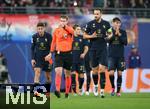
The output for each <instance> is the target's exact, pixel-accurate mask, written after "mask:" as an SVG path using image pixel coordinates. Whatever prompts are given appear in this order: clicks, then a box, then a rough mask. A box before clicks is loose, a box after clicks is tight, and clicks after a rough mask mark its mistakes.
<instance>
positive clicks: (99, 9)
mask: <svg viewBox="0 0 150 109" xmlns="http://www.w3.org/2000/svg"><path fill="white" fill-rule="evenodd" d="M95 10H96V11H97V10H98V11H100V13H102V9H101V8H94V10H93V11H95Z"/></svg>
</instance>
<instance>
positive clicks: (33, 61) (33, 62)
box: [31, 59, 36, 67]
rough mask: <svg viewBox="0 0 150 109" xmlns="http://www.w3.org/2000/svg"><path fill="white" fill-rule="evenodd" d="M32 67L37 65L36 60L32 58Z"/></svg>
mask: <svg viewBox="0 0 150 109" xmlns="http://www.w3.org/2000/svg"><path fill="white" fill-rule="evenodd" d="M31 64H32V67H35V64H36V61H35V60H34V59H32V60H31Z"/></svg>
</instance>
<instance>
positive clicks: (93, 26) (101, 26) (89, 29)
mask: <svg viewBox="0 0 150 109" xmlns="http://www.w3.org/2000/svg"><path fill="white" fill-rule="evenodd" d="M109 28H110V24H109V22H108V21H105V20H103V19H102V20H101V22H97V21H96V20H92V21H90V22H89V23H88V24H87V25H86V27H85V32H86V33H87V34H89V35H92V34H93V33H94V32H96V33H97V36H98V37H97V38H94V39H90V50H96V49H103V47H106V45H107V44H106V40H105V37H106V32H107V30H108V29H109Z"/></svg>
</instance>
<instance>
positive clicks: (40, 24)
mask: <svg viewBox="0 0 150 109" xmlns="http://www.w3.org/2000/svg"><path fill="white" fill-rule="evenodd" d="M39 26H41V27H45V26H46V25H45V23H44V22H39V23H38V24H37V27H39Z"/></svg>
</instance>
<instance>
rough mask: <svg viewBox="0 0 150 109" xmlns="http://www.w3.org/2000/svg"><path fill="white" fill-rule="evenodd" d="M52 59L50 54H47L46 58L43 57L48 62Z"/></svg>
mask: <svg viewBox="0 0 150 109" xmlns="http://www.w3.org/2000/svg"><path fill="white" fill-rule="evenodd" d="M51 57H52V54H51V53H49V54H48V55H47V56H45V61H49V60H50V59H51Z"/></svg>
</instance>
